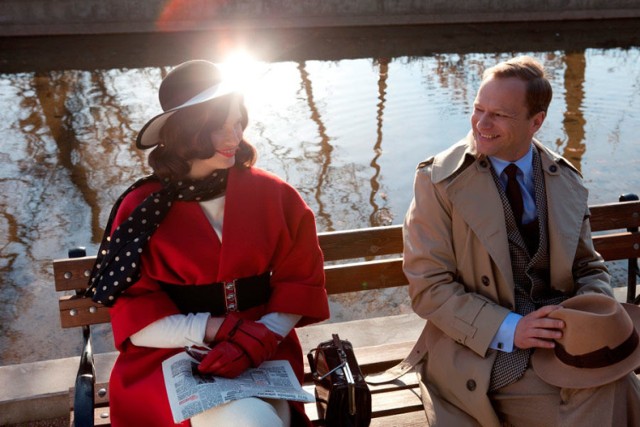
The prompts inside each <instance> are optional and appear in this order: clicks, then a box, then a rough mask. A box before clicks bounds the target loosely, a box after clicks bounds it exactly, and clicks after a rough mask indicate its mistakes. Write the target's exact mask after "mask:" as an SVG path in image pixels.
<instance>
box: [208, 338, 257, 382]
mask: <svg viewBox="0 0 640 427" xmlns="http://www.w3.org/2000/svg"><path fill="white" fill-rule="evenodd" d="M250 367H251V359H249V356H247V353H245V352H244V351H243V350H242V349H241V348H240V347H238V346H237V345H235V344H233V343H230V342H228V341H222V342H221V343H218V344H216V346H215V347H213V349H211V351H209V353H207V355H206V356H205V357H204V359H202V361H201V362H200V364H199V365H198V371H200V372H202V373H203V374H212V375H217V376H220V377H225V378H235V377H237V376H238V375H240V374H241V373H243V372H244V371H246V370H247V369H249V368H250Z"/></svg>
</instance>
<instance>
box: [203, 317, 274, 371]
mask: <svg viewBox="0 0 640 427" xmlns="http://www.w3.org/2000/svg"><path fill="white" fill-rule="evenodd" d="M280 339H281V337H280V336H278V335H277V334H275V333H274V332H271V330H269V328H267V327H266V326H265V325H263V324H262V323H258V322H254V321H252V320H247V319H242V318H241V317H240V316H238V315H237V314H236V313H233V312H232V313H229V314H227V317H226V318H225V319H224V321H223V322H222V325H220V329H218V332H217V333H216V336H215V338H214V342H218V344H217V345H216V346H215V347H213V349H212V350H211V351H210V352H209V354H207V356H205V358H204V359H203V360H202V362H201V363H200V365H199V366H198V370H200V372H206V373H211V374H215V375H221V376H229V377H232V376H238V375H239V374H240V373H242V372H244V371H245V370H246V369H247V368H248V367H249V366H253V367H257V366H259V365H260V364H261V363H262V362H264V361H265V360H267V359H269V358H270V357H271V356H273V355H274V354H275V352H276V348H277V347H278V341H279V340H280ZM238 350H240V352H243V353H244V357H241V356H240V354H239V352H238ZM226 352H229V354H225V353H226ZM247 358H248V360H247ZM247 362H248V364H247ZM227 364H228V365H229V366H224V367H223V365H227ZM223 372H224V373H227V375H225V374H223ZM233 374H235V375H233Z"/></svg>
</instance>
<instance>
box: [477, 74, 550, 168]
mask: <svg viewBox="0 0 640 427" xmlns="http://www.w3.org/2000/svg"><path fill="white" fill-rule="evenodd" d="M525 92H526V83H525V82H524V81H522V80H520V79H518V78H516V77H508V78H495V77H490V78H488V79H487V80H485V81H483V82H482V84H481V85H480V89H479V90H478V94H477V95H476V99H475V102H474V105H473V114H472V115H471V128H472V130H473V137H474V139H475V142H476V146H477V150H478V153H480V154H485V155H487V156H495V157H498V158H500V159H502V160H506V161H510V162H512V161H516V160H518V159H519V158H521V157H522V156H524V155H525V154H526V153H527V150H528V149H529V146H530V144H531V139H532V138H533V135H534V134H535V133H536V131H537V130H538V129H540V126H542V123H543V122H544V118H545V113H544V112H542V111H541V112H538V113H536V114H535V115H534V116H532V117H528V116H529V111H528V108H527V104H526V99H525Z"/></svg>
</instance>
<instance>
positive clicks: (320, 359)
mask: <svg viewBox="0 0 640 427" xmlns="http://www.w3.org/2000/svg"><path fill="white" fill-rule="evenodd" d="M307 358H308V359H309V367H310V369H311V373H312V375H313V382H314V383H315V386H316V387H315V395H316V406H317V407H318V417H319V418H320V419H324V422H325V425H326V426H328V427H368V426H369V424H370V423H371V391H370V390H369V387H368V386H367V383H366V382H365V381H364V376H363V375H362V372H361V371H360V366H358V362H357V360H356V357H355V355H354V354H353V346H352V345H351V343H350V342H349V341H347V340H341V339H340V337H339V336H338V335H337V334H333V339H332V340H330V341H325V342H322V343H320V344H319V345H318V347H317V348H315V349H313V350H311V351H310V352H309V353H308V354H307Z"/></svg>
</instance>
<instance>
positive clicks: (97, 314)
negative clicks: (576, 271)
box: [53, 201, 640, 328]
mask: <svg viewBox="0 0 640 427" xmlns="http://www.w3.org/2000/svg"><path fill="white" fill-rule="evenodd" d="M590 210H591V228H592V231H593V232H594V237H593V241H594V245H595V247H596V250H597V251H598V252H600V253H601V254H602V256H603V257H604V259H605V260H607V261H613V260H621V259H635V258H638V256H639V254H640V233H639V232H638V227H640V201H632V202H620V203H610V204H605V205H597V206H592V207H591V208H590ZM318 238H319V241H320V247H321V248H322V251H323V253H324V257H325V275H326V287H327V292H328V293H329V294H340V293H345V292H356V291H364V290H369V289H379V288H389V287H395V286H403V285H406V284H407V279H406V278H405V276H404V273H403V272H402V226H401V225H392V226H388V227H375V228H364V229H357V230H348V231H332V232H323V233H319V234H318ZM94 259H95V257H94V256H88V257H81V258H65V259H58V260H55V261H54V263H53V267H54V280H55V287H56V290H57V291H60V292H65V293H67V294H68V293H69V291H71V292H74V294H72V295H64V296H61V297H60V299H59V305H60V320H61V324H62V327H64V328H70V327H78V326H85V325H92V324H98V323H107V322H109V321H110V318H109V311H108V309H107V308H106V307H103V306H101V305H100V304H96V303H94V302H93V301H91V299H90V298H85V297H83V296H81V294H82V292H83V291H84V289H85V288H86V286H87V278H88V275H89V272H90V271H91V268H92V266H93V262H94Z"/></svg>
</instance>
